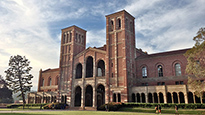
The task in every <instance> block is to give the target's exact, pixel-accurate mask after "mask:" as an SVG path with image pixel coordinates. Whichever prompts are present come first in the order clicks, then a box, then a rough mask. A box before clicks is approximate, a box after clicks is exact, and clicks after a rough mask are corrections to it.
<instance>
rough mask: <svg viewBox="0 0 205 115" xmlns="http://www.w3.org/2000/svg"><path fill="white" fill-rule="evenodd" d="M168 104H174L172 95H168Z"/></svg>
mask: <svg viewBox="0 0 205 115" xmlns="http://www.w3.org/2000/svg"><path fill="white" fill-rule="evenodd" d="M167 103H172V95H171V93H169V92H168V93H167Z"/></svg>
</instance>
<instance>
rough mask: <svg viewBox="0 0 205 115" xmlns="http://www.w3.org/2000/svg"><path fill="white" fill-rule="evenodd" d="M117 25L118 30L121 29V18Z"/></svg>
mask: <svg viewBox="0 0 205 115" xmlns="http://www.w3.org/2000/svg"><path fill="white" fill-rule="evenodd" d="M117 23H118V27H117V29H121V19H120V18H118V19H117Z"/></svg>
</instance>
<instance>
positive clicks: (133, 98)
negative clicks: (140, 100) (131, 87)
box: [132, 93, 135, 102]
mask: <svg viewBox="0 0 205 115" xmlns="http://www.w3.org/2000/svg"><path fill="white" fill-rule="evenodd" d="M132 102H135V94H134V93H132Z"/></svg>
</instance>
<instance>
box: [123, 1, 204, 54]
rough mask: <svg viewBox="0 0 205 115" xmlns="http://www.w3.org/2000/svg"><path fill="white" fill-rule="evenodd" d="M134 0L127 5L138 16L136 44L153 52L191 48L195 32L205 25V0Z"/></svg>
mask: <svg viewBox="0 0 205 115" xmlns="http://www.w3.org/2000/svg"><path fill="white" fill-rule="evenodd" d="M132 2H133V3H132V4H130V5H128V6H126V7H125V9H127V10H128V11H129V12H131V14H132V15H134V16H135V17H136V21H135V26H136V34H137V43H136V45H137V47H139V48H142V49H143V50H146V51H148V52H149V53H156V52H159V51H167V50H177V49H183V48H190V47H192V46H193V44H194V42H193V40H192V38H193V36H195V33H196V32H197V31H198V29H199V28H200V27H202V26H204V25H205V22H204V21H202V19H203V18H205V14H204V12H203V11H204V10H205V8H204V7H203V5H201V4H204V3H205V2H204V1H202V0H197V1H189V2H188V1H166V2H165V1H161V0H154V1H146V0H138V1H132Z"/></svg>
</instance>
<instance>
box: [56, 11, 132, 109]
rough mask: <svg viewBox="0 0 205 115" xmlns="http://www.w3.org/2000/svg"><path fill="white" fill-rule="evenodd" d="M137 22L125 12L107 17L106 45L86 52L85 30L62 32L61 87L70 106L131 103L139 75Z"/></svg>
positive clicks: (61, 92) (72, 29) (75, 29)
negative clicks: (135, 24) (136, 58)
mask: <svg viewBox="0 0 205 115" xmlns="http://www.w3.org/2000/svg"><path fill="white" fill-rule="evenodd" d="M134 19H135V18H134V17H133V16H132V15H130V14H129V13H128V12H126V11H125V10H122V11H119V12H117V13H113V14H110V15H107V16H106V45H104V46H103V47H99V48H96V47H94V48H91V47H89V48H87V49H86V31H85V30H83V29H81V28H79V27H77V26H71V27H68V28H65V29H62V35H61V51H60V65H59V68H60V83H59V85H58V86H59V92H60V94H61V97H62V96H64V97H65V96H66V102H67V103H68V104H69V105H70V106H71V107H75V106H81V107H84V106H85V107H86V106H91V107H97V106H100V105H102V104H104V103H108V102H111V101H112V102H128V101H130V100H131V92H129V90H131V88H132V86H133V84H134V78H135V76H136V72H135V71H136V63H135V57H136V51H135V26H134ZM96 36H97V35H96ZM61 100H62V99H61Z"/></svg>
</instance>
